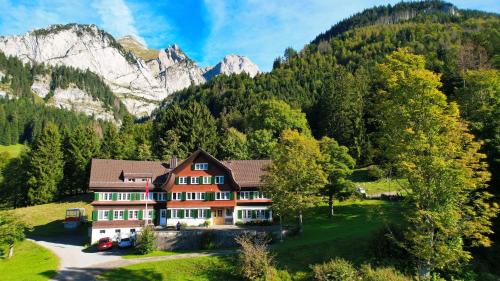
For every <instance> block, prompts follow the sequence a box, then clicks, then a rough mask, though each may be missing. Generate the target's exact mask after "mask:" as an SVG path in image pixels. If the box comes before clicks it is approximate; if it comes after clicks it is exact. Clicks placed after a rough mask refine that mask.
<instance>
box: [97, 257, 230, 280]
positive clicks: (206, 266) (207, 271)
mask: <svg viewBox="0 0 500 281" xmlns="http://www.w3.org/2000/svg"><path fill="white" fill-rule="evenodd" d="M233 272H234V265H233V262H232V261H231V257H217V256H213V257H199V258H188V259H179V260H172V261H168V262H147V263H139V264H135V265H131V266H127V267H122V268H116V269H113V270H110V271H107V272H105V273H104V274H103V275H101V276H99V279H100V280H109V281H112V280H129V281H135V280H137V281H139V280H140V281H143V280H155V281H157V280H169V281H181V280H190V281H202V280H209V281H211V280H213V281H216V280H217V281H218V280H224V281H231V280H240V279H239V278H236V277H235V276H234V275H233Z"/></svg>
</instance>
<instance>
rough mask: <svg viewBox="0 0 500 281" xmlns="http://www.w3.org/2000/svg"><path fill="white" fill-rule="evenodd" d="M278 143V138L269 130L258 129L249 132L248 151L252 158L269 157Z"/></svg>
mask: <svg viewBox="0 0 500 281" xmlns="http://www.w3.org/2000/svg"><path fill="white" fill-rule="evenodd" d="M277 143H278V140H277V139H276V138H274V137H273V133H272V132H271V131H269V130H257V131H252V132H250V133H249V134H248V151H249V153H250V155H251V158H252V159H268V158H269V157H271V154H272V153H273V150H274V148H275V147H276V145H277Z"/></svg>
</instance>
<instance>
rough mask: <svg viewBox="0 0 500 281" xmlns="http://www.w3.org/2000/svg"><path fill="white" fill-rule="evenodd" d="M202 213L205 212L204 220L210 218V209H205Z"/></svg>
mask: <svg viewBox="0 0 500 281" xmlns="http://www.w3.org/2000/svg"><path fill="white" fill-rule="evenodd" d="M203 211H204V212H205V218H207V219H209V218H210V215H211V213H210V209H205V210H203Z"/></svg>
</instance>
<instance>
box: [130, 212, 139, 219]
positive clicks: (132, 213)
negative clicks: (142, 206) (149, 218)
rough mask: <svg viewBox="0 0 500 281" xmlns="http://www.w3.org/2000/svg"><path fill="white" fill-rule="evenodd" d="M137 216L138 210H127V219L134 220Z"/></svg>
mask: <svg viewBox="0 0 500 281" xmlns="http://www.w3.org/2000/svg"><path fill="white" fill-rule="evenodd" d="M138 217H139V211H138V210H130V211H128V219H129V220H136V219H137V218H138Z"/></svg>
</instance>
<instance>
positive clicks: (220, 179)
mask: <svg viewBox="0 0 500 281" xmlns="http://www.w3.org/2000/svg"><path fill="white" fill-rule="evenodd" d="M215 184H224V176H215Z"/></svg>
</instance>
